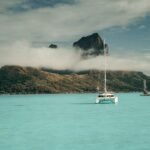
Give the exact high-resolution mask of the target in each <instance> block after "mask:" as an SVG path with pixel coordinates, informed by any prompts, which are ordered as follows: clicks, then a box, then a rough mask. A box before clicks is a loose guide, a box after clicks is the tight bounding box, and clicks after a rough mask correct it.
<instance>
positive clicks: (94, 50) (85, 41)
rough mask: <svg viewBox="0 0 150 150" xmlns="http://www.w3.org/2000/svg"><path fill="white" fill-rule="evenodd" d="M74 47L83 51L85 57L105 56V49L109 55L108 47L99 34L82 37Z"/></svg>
mask: <svg viewBox="0 0 150 150" xmlns="http://www.w3.org/2000/svg"><path fill="white" fill-rule="evenodd" d="M73 47H75V48H77V49H81V50H83V52H84V55H94V56H97V55H102V54H104V47H106V48H107V53H108V45H107V44H106V45H104V42H103V40H102V38H101V37H100V36H99V34H98V33H93V34H92V35H89V36H86V37H82V38H81V39H80V40H78V41H76V42H74V43H73Z"/></svg>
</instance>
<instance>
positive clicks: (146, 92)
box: [141, 80, 150, 96]
mask: <svg viewBox="0 0 150 150" xmlns="http://www.w3.org/2000/svg"><path fill="white" fill-rule="evenodd" d="M141 96H150V94H149V93H148V90H147V86H146V80H143V94H141Z"/></svg>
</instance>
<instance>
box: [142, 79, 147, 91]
mask: <svg viewBox="0 0 150 150" xmlns="http://www.w3.org/2000/svg"><path fill="white" fill-rule="evenodd" d="M143 84H144V90H146V89H147V87H146V80H143Z"/></svg>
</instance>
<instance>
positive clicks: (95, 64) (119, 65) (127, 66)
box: [0, 41, 150, 74]
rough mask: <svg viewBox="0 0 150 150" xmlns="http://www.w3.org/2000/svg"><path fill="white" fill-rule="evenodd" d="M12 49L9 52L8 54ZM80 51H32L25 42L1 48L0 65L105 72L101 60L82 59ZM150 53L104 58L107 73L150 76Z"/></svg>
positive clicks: (63, 49)
mask: <svg viewBox="0 0 150 150" xmlns="http://www.w3.org/2000/svg"><path fill="white" fill-rule="evenodd" d="M10 49H11V51H10ZM81 54H82V53H81V51H77V50H75V49H69V48H58V49H50V48H44V47H43V48H33V47H32V46H31V45H30V44H29V43H28V42H26V41H22V42H17V43H15V44H13V45H9V46H7V47H3V48H2V50H1V59H0V65H1V66H3V65H21V66H34V67H49V68H53V69H73V70H87V69H99V70H103V69H104V57H103V56H98V57H95V58H90V59H86V60H85V59H84V60H83V59H81ZM149 62H150V53H147V55H145V54H138V55H137V54H132V55H129V54H128V53H127V54H124V55H122V56H121V55H117V56H116V55H114V56H108V57H107V69H108V70H130V71H142V72H146V73H149V74H150V70H149V68H150V63H149Z"/></svg>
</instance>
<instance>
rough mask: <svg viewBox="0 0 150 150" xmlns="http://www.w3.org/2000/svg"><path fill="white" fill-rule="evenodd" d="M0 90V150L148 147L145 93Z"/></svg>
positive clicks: (149, 111)
mask: <svg viewBox="0 0 150 150" xmlns="http://www.w3.org/2000/svg"><path fill="white" fill-rule="evenodd" d="M117 95H118V97H119V103H118V104H117V105H115V104H95V97H96V94H58V95H55V94H52V95H27V96H25V95H20V96H0V150H150V97H144V96H139V93H130V94H127V93H126V94H117Z"/></svg>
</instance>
